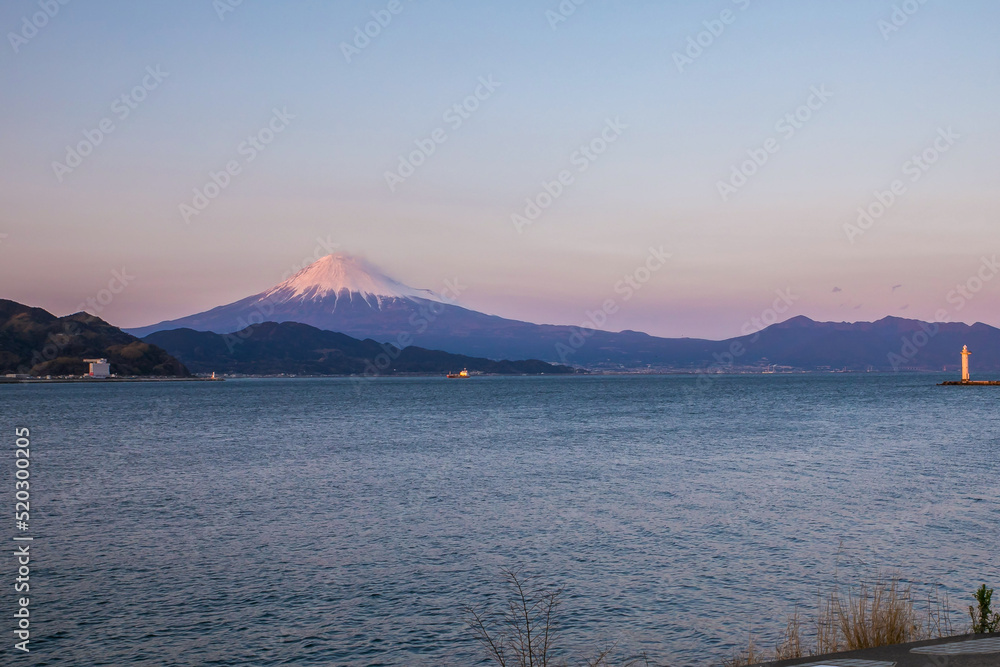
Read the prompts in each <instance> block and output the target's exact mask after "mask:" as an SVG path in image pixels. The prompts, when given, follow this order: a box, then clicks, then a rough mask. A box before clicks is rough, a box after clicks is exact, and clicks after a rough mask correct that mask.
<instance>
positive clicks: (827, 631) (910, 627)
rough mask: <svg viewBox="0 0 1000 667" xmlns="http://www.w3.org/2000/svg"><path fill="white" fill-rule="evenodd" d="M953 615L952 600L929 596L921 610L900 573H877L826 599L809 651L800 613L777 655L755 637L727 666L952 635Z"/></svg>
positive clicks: (741, 666)
mask: <svg viewBox="0 0 1000 667" xmlns="http://www.w3.org/2000/svg"><path fill="white" fill-rule="evenodd" d="M949 616H950V612H949V607H948V599H947V597H945V599H944V600H941V599H940V598H938V597H937V596H936V595H933V594H932V595H929V596H928V598H927V606H926V609H924V610H918V609H917V607H916V605H915V604H914V601H913V596H912V589H911V587H910V586H909V585H904V584H903V582H902V580H901V578H900V576H899V575H898V574H895V573H891V574H888V575H885V574H882V573H876V574H875V576H874V577H873V578H872V579H871V580H870V581H863V582H861V583H859V584H857V585H856V586H854V587H852V588H850V589H849V590H848V591H847V593H846V594H845V593H841V591H840V589H838V588H834V590H833V591H832V592H831V593H830V594H829V596H827V597H826V598H824V599H822V600H821V602H820V605H819V614H818V616H817V618H816V626H815V627H816V631H815V636H814V637H813V640H814V641H813V644H812V646H811V647H809V648H808V649H807V648H806V646H807V641H806V639H805V638H804V637H803V632H802V620H801V618H800V616H799V613H798V610H796V611H795V613H794V614H793V615H792V616H790V617H789V619H788V624H787V626H786V627H785V632H784V635H783V636H782V639H781V641H780V642H779V643H778V645H777V646H776V647H775V649H774V652H773V653H765V652H763V651H761V650H760V649H758V648H757V646H756V642H755V641H754V638H753V636H752V635H751V636H750V639H749V641H748V643H747V648H746V649H744V650H743V651H742V652H740V653H737V654H736V655H734V656H733V658H732V659H730V660H726V661H723V665H724V667H744V666H746V665H754V664H758V663H761V662H770V661H772V660H788V659H791V658H801V657H803V656H807V655H824V654H827V653H837V652H840V651H851V650H855V649H864V648H874V647H876V646H887V645H890V644H901V643H904V642H911V641H919V640H921V639H930V638H934V637H946V636H949V635H951V634H953V628H952V625H951V621H950V617H949Z"/></svg>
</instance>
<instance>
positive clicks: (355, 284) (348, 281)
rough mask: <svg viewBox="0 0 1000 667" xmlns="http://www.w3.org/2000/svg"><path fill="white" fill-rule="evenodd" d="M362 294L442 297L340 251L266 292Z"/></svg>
mask: <svg viewBox="0 0 1000 667" xmlns="http://www.w3.org/2000/svg"><path fill="white" fill-rule="evenodd" d="M345 293H346V294H347V295H353V294H360V295H361V297H362V298H363V299H365V300H366V301H368V300H371V299H372V298H374V299H375V300H376V301H381V300H382V299H384V298H397V299H414V298H415V299H427V300H430V301H440V298H439V297H438V296H437V295H436V294H434V292H432V291H430V290H424V289H415V288H412V287H408V286H407V285H404V284H403V283H401V282H399V281H397V280H393V279H392V278H390V277H389V276H387V275H385V274H384V273H382V272H381V271H379V270H378V269H377V268H376V267H375V266H373V265H372V264H370V263H369V262H367V261H366V260H364V259H362V258H360V257H354V256H353V255H348V254H346V253H342V252H338V253H335V254H332V255H327V256H326V257H322V258H320V259H318V260H316V261H315V262H313V263H312V264H310V265H309V266H307V267H305V268H304V269H302V270H301V271H299V272H298V273H296V274H295V275H293V276H292V277H291V278H289V279H288V280H286V281H285V282H283V283H280V284H279V285H275V286H274V287H272V288H271V289H269V290H267V291H266V292H265V293H264V294H263V295H262V296H263V297H264V298H268V299H271V300H279V301H291V300H293V299H296V300H300V301H309V300H318V299H324V298H328V297H338V298H339V297H340V296H344V295H345Z"/></svg>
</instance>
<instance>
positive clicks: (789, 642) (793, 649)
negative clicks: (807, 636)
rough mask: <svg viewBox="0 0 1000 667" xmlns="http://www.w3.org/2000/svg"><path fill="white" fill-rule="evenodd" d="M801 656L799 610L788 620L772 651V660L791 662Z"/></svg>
mask: <svg viewBox="0 0 1000 667" xmlns="http://www.w3.org/2000/svg"><path fill="white" fill-rule="evenodd" d="M802 656H803V651H802V624H801V622H800V621H799V610H798V609H796V610H795V613H794V614H792V615H791V616H790V617H789V618H788V625H787V626H786V627H785V634H784V636H782V638H781V641H780V642H779V643H778V645H777V646H776V647H775V649H774V659H775V660H791V659H792V658H801V657H802Z"/></svg>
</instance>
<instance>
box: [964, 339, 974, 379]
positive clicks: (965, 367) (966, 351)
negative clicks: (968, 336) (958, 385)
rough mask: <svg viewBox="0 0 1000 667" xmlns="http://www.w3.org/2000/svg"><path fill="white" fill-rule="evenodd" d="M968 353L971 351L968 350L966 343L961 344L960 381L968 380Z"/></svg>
mask: <svg viewBox="0 0 1000 667" xmlns="http://www.w3.org/2000/svg"><path fill="white" fill-rule="evenodd" d="M970 354H972V353H971V352H969V346H968V345H963V346H962V382H968V381H969V355H970Z"/></svg>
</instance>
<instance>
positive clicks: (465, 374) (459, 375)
mask: <svg viewBox="0 0 1000 667" xmlns="http://www.w3.org/2000/svg"><path fill="white" fill-rule="evenodd" d="M448 377H449V378H452V379H454V378H467V377H469V371H467V370H466V369H464V368H463V369H462V372H461V373H448Z"/></svg>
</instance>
